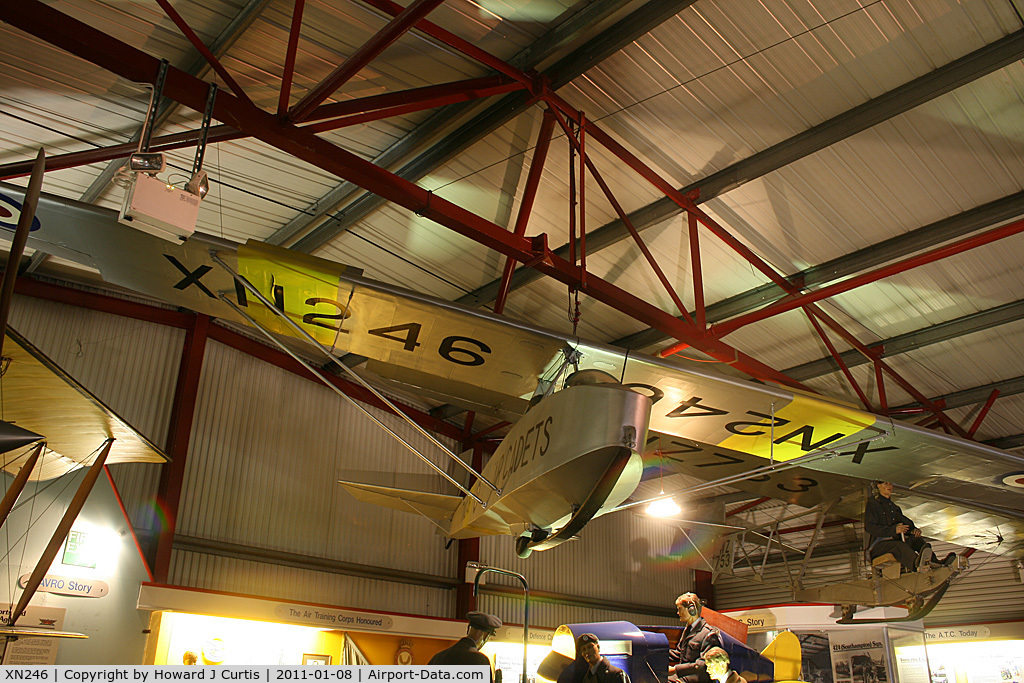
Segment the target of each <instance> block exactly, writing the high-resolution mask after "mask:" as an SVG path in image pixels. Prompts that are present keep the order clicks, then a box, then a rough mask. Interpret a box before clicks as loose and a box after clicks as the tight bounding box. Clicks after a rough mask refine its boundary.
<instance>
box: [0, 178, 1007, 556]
mask: <svg viewBox="0 0 1024 683" xmlns="http://www.w3.org/2000/svg"><path fill="white" fill-rule="evenodd" d="M0 193H3V194H4V195H7V197H8V201H14V202H17V201H19V200H20V196H21V194H20V193H21V191H20V190H19V189H18V188H15V187H13V186H9V185H0ZM37 216H38V217H39V220H40V225H39V228H38V229H37V230H35V231H34V232H33V233H32V234H31V237H30V240H29V246H30V247H32V248H34V249H39V250H42V251H44V252H46V253H50V254H54V255H56V256H60V257H64V258H68V259H72V260H74V261H77V262H79V263H84V264H86V265H89V266H91V267H93V268H96V269H98V270H99V271H100V273H101V274H102V276H103V278H104V279H105V280H106V281H107V282H109V283H111V284H115V285H119V286H123V287H127V288H129V289H133V290H135V291H139V292H143V293H145V294H148V295H152V296H155V297H158V298H160V299H162V300H164V301H166V302H168V303H170V304H173V305H177V306H183V307H187V308H190V309H192V310H195V311H200V312H203V313H207V314H209V315H212V316H217V317H222V318H227V319H230V320H235V321H247V322H248V323H249V324H254V325H257V326H259V327H261V328H264V329H266V330H268V331H270V332H273V333H277V334H285V335H292V336H298V337H302V338H305V339H306V341H307V342H309V343H311V344H315V345H316V346H318V347H320V349H321V350H322V351H323V352H324V353H326V354H332V355H331V358H332V359H334V358H335V357H337V356H340V355H342V354H343V353H348V354H357V355H359V356H364V357H366V358H367V359H368V361H367V365H366V367H367V369H368V370H370V371H372V372H374V373H376V374H377V375H379V376H380V377H383V378H386V379H388V380H392V381H394V382H399V383H402V384H404V385H407V386H409V387H413V388H415V389H416V390H417V391H420V392H424V393H426V394H427V395H430V396H432V397H443V398H444V399H445V400H448V401H450V402H452V403H456V404H458V405H460V406H463V407H466V408H470V409H473V410H477V411H478V412H489V413H490V414H493V415H499V416H504V417H514V418H521V419H519V420H518V422H517V423H516V424H515V426H514V427H513V429H512V431H511V432H510V434H509V435H508V437H507V438H506V439H505V440H504V441H503V443H502V444H501V446H500V447H499V449H498V451H497V452H496V453H495V454H494V456H493V457H492V458H491V459H490V461H489V462H488V464H487V466H486V467H484V468H483V471H482V472H480V473H474V474H476V481H475V483H474V484H473V485H472V487H471V488H469V489H465V488H463V491H464V493H465V494H466V495H465V496H464V497H462V496H455V495H451V496H448V495H438V494H428V493H423V492H417V491H406V490H401V489H395V488H387V487H379V486H370V485H367V484H361V483H358V482H342V484H343V485H344V486H345V488H346V489H348V490H349V491H350V492H351V493H352V494H353V495H355V496H357V497H358V498H361V499H363V500H366V501H369V502H373V503H377V504H381V505H387V506H390V507H393V508H397V509H401V510H405V511H409V512H415V513H418V514H422V515H425V516H428V517H431V518H433V519H435V520H437V521H438V525H439V526H440V527H441V528H442V530H443V532H444V533H445V535H447V536H449V537H452V538H464V537H469V536H475V535H481V534H509V535H512V536H515V537H516V538H517V539H518V540H517V549H518V550H519V552H520V554H521V555H524V556H525V555H527V554H529V552H530V551H531V550H533V549H538V550H539V549H545V548H548V547H551V546H553V545H557V544H558V543H560V542H562V541H564V540H566V539H567V538H569V537H571V536H572V535H573V534H575V533H577V532H578V531H579V530H580V529H581V528H582V527H583V525H585V524H586V523H587V521H589V520H590V519H592V518H593V517H594V516H597V515H600V514H603V513H605V512H608V511H610V510H612V509H614V508H615V507H616V506H619V504H620V503H622V502H623V501H624V500H625V499H626V498H627V497H628V496H629V495H630V493H631V492H632V491H633V489H634V487H635V486H636V484H637V483H638V482H639V478H640V471H641V467H640V457H641V456H640V454H641V453H642V452H643V450H644V449H645V444H646V442H647V440H648V430H650V432H651V435H650V436H651V438H657V439H660V441H661V452H662V453H663V454H665V456H666V457H667V458H670V459H671V463H672V464H673V466H675V467H677V468H678V469H679V470H680V471H682V472H686V473H690V474H695V475H696V476H698V477H700V478H701V479H704V480H709V481H712V482H713V483H715V484H724V483H729V484H731V485H735V486H737V487H740V488H744V489H746V490H750V491H752V492H754V493H757V494H758V495H765V496H772V497H774V498H780V499H783V500H785V501H787V502H789V503H795V504H799V505H801V506H804V507H814V506H816V505H819V504H821V503H823V502H828V501H831V500H833V499H836V498H838V497H840V496H842V495H843V494H844V493H849V492H850V491H852V490H854V489H859V488H860V487H861V486H862V485H863V482H864V480H867V479H873V478H876V479H885V480H887V481H892V482H893V483H894V484H896V485H898V486H902V487H906V488H907V489H909V490H910V492H911V494H910V496H909V497H906V498H901V504H902V505H903V506H904V509H905V511H906V512H907V513H908V514H909V515H910V516H911V517H913V518H914V519H915V520H918V523H919V526H921V527H922V529H923V531H924V533H925V534H926V535H929V536H931V537H933V538H938V539H943V540H947V541H951V542H957V543H960V544H962V545H972V543H973V542H975V541H976V540H977V536H976V535H977V534H991V533H992V530H993V529H998V532H999V534H1000V535H1001V538H1002V543H1001V544H1000V545H999V546H998V547H995V548H993V549H992V550H993V551H994V552H997V553H1001V554H1006V555H1010V556H1013V557H1021V556H1024V513H1022V512H1021V508H1022V501H1024V496H1022V495H1021V494H1022V493H1024V458H1022V457H1020V456H1016V455H1013V454H1009V453H1006V452H1003V451H1000V450H997V449H994V448H991V447H988V446H985V445H983V444H979V443H977V442H973V441H968V440H963V439H959V438H956V437H952V436H948V435H946V434H942V433H939V432H935V431H931V430H926V429H923V428H920V427H917V426H914V425H908V424H904V423H901V422H894V421H892V420H890V419H889V418H887V417H881V416H878V415H874V414H872V413H868V412H865V411H863V410H859V409H857V408H855V407H852V406H850V405H848V404H846V403H843V402H840V401H836V400H833V399H830V398H827V397H824V396H820V395H815V394H810V393H802V392H799V391H796V390H793V389H788V388H782V387H778V386H770V385H764V384H760V383H756V382H752V381H748V380H744V379H741V378H737V377H732V376H728V375H725V374H721V373H718V372H713V371H708V370H706V369H704V368H703V367H693V366H690V365H681V364H680V363H679V362H677V361H670V360H663V359H658V358H653V357H650V356H645V355H641V354H635V353H632V352H630V353H629V354H627V353H625V352H624V351H623V350H622V349H618V348H613V347H610V346H606V345H602V344H594V343H587V342H582V341H580V340H578V339H576V338H573V337H571V336H569V335H564V334H559V333H556V332H552V331H548V330H543V329H539V328H535V327H531V326H529V325H527V324H524V323H521V322H517V321H512V320H509V319H506V318H503V317H501V316H496V315H493V314H490V313H488V312H485V311H480V310H475V309H471V308H466V307H463V306H459V305H457V304H453V303H451V302H448V301H443V300H439V299H435V298H432V297H429V296H425V295H422V294H418V293H415V292H411V291H408V290H405V289H402V288H399V287H396V286H393V285H388V284H384V283H380V282H374V281H372V280H369V279H367V278H364V277H362V276H361V275H360V274H358V272H354V271H353V270H352V269H351V268H346V267H345V266H342V265H339V264H336V263H332V262H329V261H325V260H322V259H318V258H315V257H311V256H306V255H302V254H296V253H294V252H290V251H288V250H285V249H280V248H277V247H270V246H268V245H263V244H261V243H258V242H253V241H250V242H248V243H246V244H244V245H237V244H233V243H228V242H226V241H224V240H221V239H218V238H213V237H209V236H203V235H199V234H197V235H195V236H194V237H192V238H191V239H190V240H189V241H188V242H186V243H183V244H174V243H171V242H168V241H164V240H161V239H157V238H154V237H152V236H150V235H147V234H145V233H142V232H139V231H137V230H133V229H131V228H128V227H125V226H123V225H120V224H118V223H117V221H116V220H115V218H114V214H113V213H112V212H107V211H104V210H101V209H96V208H95V207H91V206H86V205H78V204H76V203H74V202H70V201H67V200H56V199H54V198H50V197H46V196H44V197H43V198H42V199H41V201H40V204H39V209H38V211H37ZM129 255H130V256H129ZM265 304H269V306H267V305H265ZM332 349H333V351H332ZM694 365H696V364H694ZM570 369H571V370H573V371H575V372H574V373H572V374H573V375H574V376H573V381H570V383H569V384H570V385H571V386H569V387H568V388H564V389H561V385H562V384H563V378H564V377H565V376H568V375H570V372H569V370H570ZM580 371H584V372H580ZM555 389H560V390H558V391H555ZM542 396H544V398H542V400H539V402H538V401H537V400H536V399H537V398H539V397H542ZM531 398H533V399H534V400H533V401H532V402H533V403H535V404H536V405H534V406H533V407H532V409H530V410H529V411H528V412H527V408H528V407H529V405H530V403H531ZM460 464H463V463H461V461H460ZM463 465H464V464H463ZM432 466H433V467H434V468H435V469H436V470H437V471H438V472H441V473H442V474H444V473H443V471H442V470H441V469H440V468H438V467H437V466H436V465H432ZM444 476H446V477H447V474H444ZM448 479H449V481H452V483H453V484H455V485H458V486H460V487H461V485H459V484H458V483H457V482H455V481H454V480H453V479H451V477H448Z"/></svg>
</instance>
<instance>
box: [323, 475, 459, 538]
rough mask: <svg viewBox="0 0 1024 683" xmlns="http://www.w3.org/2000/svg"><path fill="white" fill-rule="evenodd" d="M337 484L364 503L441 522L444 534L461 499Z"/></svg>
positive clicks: (356, 483)
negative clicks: (417, 514)
mask: <svg viewBox="0 0 1024 683" xmlns="http://www.w3.org/2000/svg"><path fill="white" fill-rule="evenodd" d="M338 483H339V484H341V485H342V486H343V487H345V490H346V491H348V492H349V493H351V494H352V495H353V496H355V497H356V498H357V499H358V500H361V501H363V502H364V503H373V504H375V505H381V506H383V507H388V508H393V509H395V510H401V511H402V512H417V513H419V514H421V515H423V516H424V517H429V518H431V519H436V520H441V522H442V523H441V524H440V525H439V526H441V527H442V528H443V529H444V530H445V531H446V532H447V530H448V529H449V526H450V524H449V523H450V522H451V518H452V514H453V513H454V512H455V508H457V507H458V506H459V503H461V502H462V497H460V496H451V495H448V494H445V493H427V492H425V491H410V490H408V489H398V488H392V487H390V486H374V485H372V484H361V483H359V482H355V481H339V482H338Z"/></svg>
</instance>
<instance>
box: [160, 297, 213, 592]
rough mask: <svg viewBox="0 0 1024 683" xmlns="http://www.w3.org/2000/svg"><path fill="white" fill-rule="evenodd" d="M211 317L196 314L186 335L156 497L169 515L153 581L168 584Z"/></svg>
mask: <svg viewBox="0 0 1024 683" xmlns="http://www.w3.org/2000/svg"><path fill="white" fill-rule="evenodd" d="M209 327H210V316H208V315H203V314H197V315H196V319H195V324H194V325H193V326H192V328H191V329H190V330H189V331H188V332H187V333H186V334H185V347H184V348H183V349H182V352H181V365H180V366H179V369H178V385H177V387H176V388H175V390H174V405H173V406H172V408H171V428H170V433H169V434H168V437H167V454H168V455H169V456H170V457H171V462H169V463H167V464H166V465H164V468H163V471H162V472H161V473H160V489H159V492H158V493H157V498H158V501H159V502H160V503H162V506H161V507H162V509H163V511H164V513H165V515H166V516H167V526H165V527H164V528H162V529H160V536H159V538H158V539H157V546H156V558H155V560H154V561H153V563H152V567H153V580H154V581H156V582H157V583H166V582H167V572H168V570H169V569H170V566H171V546H172V545H173V543H174V530H175V527H176V526H177V521H178V505H179V503H180V502H181V488H182V484H183V482H184V479H185V461H186V459H187V458H188V446H189V438H190V436H191V434H192V420H193V417H194V415H195V408H196V394H197V393H198V391H199V375H200V373H201V372H202V369H203V356H204V354H205V351H206V339H207V331H208V330H209Z"/></svg>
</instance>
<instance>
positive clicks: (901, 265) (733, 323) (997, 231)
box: [711, 220, 1024, 338]
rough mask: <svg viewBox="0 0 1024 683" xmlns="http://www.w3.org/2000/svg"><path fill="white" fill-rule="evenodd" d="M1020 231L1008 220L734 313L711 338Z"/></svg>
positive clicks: (1022, 225)
mask: <svg viewBox="0 0 1024 683" xmlns="http://www.w3.org/2000/svg"><path fill="white" fill-rule="evenodd" d="M1022 231H1024V220H1017V221H1013V222H1012V223H1007V224H1006V225H1003V226H1001V227H998V228H994V229H992V230H988V231H986V232H983V233H981V234H979V235H973V236H971V237H967V238H965V239H962V240H959V241H957V242H953V243H952V244H947V245H945V246H942V247H939V248H937V249H932V250H931V251H927V252H925V253H923V254H918V255H917V256H911V257H910V258H906V259H903V260H902V261H897V262H896V263H893V264H890V265H888V266H883V267H881V268H877V269H875V270H872V271H869V272H867V273H863V274H861V275H857V276H856V277H852V278H850V279H848V280H844V281H843V282H838V283H836V284H834V285H829V286H828V287H822V288H821V289H816V290H814V291H813V292H808V293H806V294H801V295H800V296H795V297H792V298H789V299H786V300H783V301H779V302H776V303H774V304H771V305H769V306H765V307H764V308H762V309H759V310H757V311H753V312H751V313H747V314H746V315H741V316H738V317H736V318H733V319H732V320H727V321H725V322H723V323H719V324H718V325H713V326H712V328H711V334H712V335H714V336H715V337H718V338H721V337H724V336H725V335H727V334H729V333H731V332H735V331H736V330H738V329H739V328H741V327H745V326H747V325H749V324H751V323H755V322H759V321H761V320H765V319H767V318H771V317H772V316H776V315H779V314H780V313H786V312H787V311H791V310H793V309H794V308H799V307H801V306H806V305H807V304H811V303H815V302H817V301H821V300H822V299H827V298H829V297H833V296H835V295H837V294H842V293H844V292H848V291H850V290H852V289H856V288H858V287H863V286H864V285H867V284H871V283H872V282H877V281H878V280H883V279H885V278H887V277H889V276H891V275H896V274H898V273H902V272H905V271H908V270H912V269H913V268H917V267H918V266H923V265H927V264H929V263H935V262H936V261H941V260H942V259H944V258H949V257H950V256H954V255H956V254H960V253H962V252H965V251H970V250H971V249H976V248H977V247H981V246H984V245H986V244H990V243H992V242H995V241H997V240H1001V239H1003V238H1004V237H1010V236H1011V235H1016V234H1017V233H1020V232H1022Z"/></svg>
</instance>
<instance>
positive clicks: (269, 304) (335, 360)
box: [210, 250, 501, 507]
mask: <svg viewBox="0 0 1024 683" xmlns="http://www.w3.org/2000/svg"><path fill="white" fill-rule="evenodd" d="M210 258H211V259H212V260H213V262H214V263H216V264H217V265H219V266H220V267H221V268H223V269H224V270H225V271H227V272H228V273H229V274H230V275H231V277H232V278H234V279H235V281H236V282H238V283H239V284H240V285H242V286H243V287H245V289H246V290H247V291H248V292H249V293H250V294H252V295H253V296H254V297H256V298H257V299H258V300H259V302H260V303H262V304H263V305H264V306H266V307H267V309H268V310H269V311H270V312H271V313H273V314H274V315H276V316H277V317H279V318H281V320H283V321H284V322H285V323H287V324H288V326H289V327H291V328H292V329H293V330H295V331H296V332H298V333H299V336H301V337H302V338H303V339H305V340H306V341H308V342H309V343H310V344H312V345H313V346H314V348H316V349H318V350H319V351H320V353H322V354H324V355H325V356H327V358H329V359H330V360H331V362H332V363H335V364H336V365H338V367H340V368H341V369H342V370H344V371H345V372H346V373H347V374H348V375H349V376H350V377H351V378H352V379H354V380H355V381H356V382H358V383H359V384H361V385H362V386H363V388H365V389H366V390H367V391H369V392H370V393H371V394H373V395H374V396H376V397H377V398H378V399H380V400H381V401H382V402H383V403H384V405H386V406H387V407H388V408H390V409H391V410H392V411H394V413H395V414H396V415H398V416H399V417H401V418H402V419H403V420H405V421H406V422H407V423H408V424H409V425H410V426H411V427H412V428H413V429H415V430H416V431H417V432H419V433H420V434H422V435H423V436H425V437H426V438H427V439H428V440H429V441H430V442H431V443H432V444H434V445H435V446H437V447H438V448H440V449H441V450H442V451H443V452H444V453H445V455H447V456H448V457H449V458H451V459H452V460H454V461H455V462H456V463H458V464H459V465H461V466H462V467H463V469H465V470H466V471H467V472H469V473H470V474H472V475H473V476H474V477H476V478H477V479H479V480H480V481H482V482H483V483H484V484H486V485H487V487H488V488H490V489H491V490H492V491H494V492H495V493H497V494H501V489H499V488H498V487H497V486H495V485H494V484H492V483H491V482H490V480H488V479H487V477H485V476H483V475H482V474H480V473H479V472H477V471H476V470H474V469H473V468H472V467H471V466H470V465H467V464H466V463H464V462H463V461H462V459H461V458H460V457H459V456H457V455H456V454H455V453H452V451H451V450H450V449H449V448H448V447H447V446H445V445H444V444H443V443H441V442H440V441H438V440H437V439H436V438H434V435H433V434H431V433H430V432H428V431H427V430H426V429H424V428H423V427H421V426H420V425H418V424H417V423H416V421H415V420H413V419H412V418H410V417H409V416H408V415H406V414H405V413H403V412H402V411H401V410H400V409H399V408H398V406H396V405H395V404H394V403H392V402H391V401H390V400H389V399H388V398H387V397H386V396H385V395H384V394H382V393H380V392H379V391H377V390H376V389H374V388H373V387H372V386H370V384H369V383H368V382H367V381H366V380H365V379H363V378H362V377H360V376H359V375H358V374H356V373H355V372H354V371H353V370H352V369H351V368H350V367H348V366H347V365H345V364H344V363H342V362H341V361H340V359H339V358H338V357H337V356H335V355H334V354H333V353H331V352H330V350H329V349H327V348H326V347H325V346H324V345H323V344H321V343H320V342H318V341H317V340H316V339H314V338H313V336H312V335H311V334H310V333H309V332H306V330H304V329H302V327H300V326H299V325H298V324H297V323H296V322H295V321H294V320H292V319H291V318H289V317H288V316H287V315H286V314H285V313H284V312H283V311H281V310H280V309H278V308H277V306H275V305H274V304H273V302H271V301H270V300H269V299H267V297H266V296H264V295H263V292H261V291H260V290H258V289H256V287H255V286H254V285H253V284H252V283H251V282H249V281H248V280H246V279H245V278H244V277H242V276H241V275H239V274H238V273H236V272H235V271H233V270H232V269H231V266H229V265H228V264H226V263H224V261H223V260H221V258H220V257H219V256H217V254H216V253H215V252H214V251H212V250H211V251H210ZM220 298H221V300H222V301H224V302H225V303H227V304H228V305H230V306H231V307H232V308H233V309H235V311H237V312H238V313H239V314H241V315H242V316H243V317H245V318H246V319H247V320H248V321H249V322H251V323H252V324H253V325H255V326H256V328H257V329H259V330H260V331H261V332H263V334H265V335H267V336H268V337H269V338H270V340H271V341H272V342H274V344H275V345H276V346H278V347H280V348H281V349H282V350H285V351H286V352H287V353H288V354H289V355H290V356H292V358H294V359H295V360H297V361H299V362H300V363H302V364H303V365H305V366H306V367H307V368H308V369H309V370H310V371H312V372H313V373H314V374H315V375H316V376H317V377H319V378H320V380H321V381H322V382H324V384H327V385H329V386H331V387H332V388H333V389H334V390H335V391H339V390H338V388H337V387H335V386H334V385H333V384H331V383H330V382H328V381H327V380H326V379H325V378H324V377H323V375H321V374H320V373H319V372H317V371H316V370H313V368H312V366H310V365H309V364H308V363H306V362H305V361H303V360H301V359H300V358H299V357H298V356H296V355H295V354H293V353H291V351H287V348H286V347H285V346H284V345H283V344H281V343H280V342H279V341H278V340H277V338H276V337H274V335H272V334H270V332H269V331H267V330H266V329H265V328H264V327H263V326H262V325H260V324H259V323H258V322H256V321H255V320H253V319H252V318H251V317H250V316H249V315H247V314H246V313H245V312H244V311H242V309H241V308H239V307H238V306H236V305H235V304H234V303H233V302H231V301H230V300H229V299H227V298H226V297H225V296H224V295H221V296H220ZM339 393H340V391H339ZM341 395H343V396H345V398H346V399H349V400H351V399H350V398H349V397H348V396H347V395H345V394H343V393H342V394H341ZM360 410H363V408H362V406H360ZM364 412H366V411H365V410H364ZM366 414H367V415H370V413H369V412H367V413H366ZM371 417H372V416H371ZM372 419H373V420H374V421H376V422H377V423H378V424H380V425H381V427H384V425H383V423H381V422H380V421H379V420H377V418H372ZM384 428H385V429H387V427H384ZM387 431H388V432H389V433H390V434H391V435H392V436H394V437H395V438H396V439H399V440H400V441H402V443H406V442H405V441H404V440H403V439H401V437H399V436H398V435H397V434H395V433H394V432H392V431H391V430H390V429H388V430H387ZM407 445H408V444H407ZM409 448H412V446H411V445H409ZM413 452H414V453H416V454H417V455H419V456H420V457H422V458H424V460H425V461H426V462H428V463H430V464H431V466H432V467H434V468H435V469H437V471H438V472H443V470H441V469H440V468H439V467H437V465H434V464H433V463H432V462H431V461H430V460H427V459H426V457H425V456H423V455H422V454H421V453H420V452H419V451H417V450H415V449H414V448H413ZM445 477H447V478H448V479H449V481H451V482H452V483H455V485H456V486H458V487H459V490H461V491H463V492H464V493H466V494H467V495H469V496H471V497H472V498H473V499H474V500H476V501H477V502H478V503H480V504H481V505H484V507H486V504H485V503H484V502H483V501H482V500H481V499H480V498H478V497H477V496H476V494H474V493H470V492H469V491H468V490H467V489H465V488H463V487H462V486H461V485H459V484H458V483H456V482H455V480H454V479H452V478H451V477H448V475H447V474H445Z"/></svg>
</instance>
